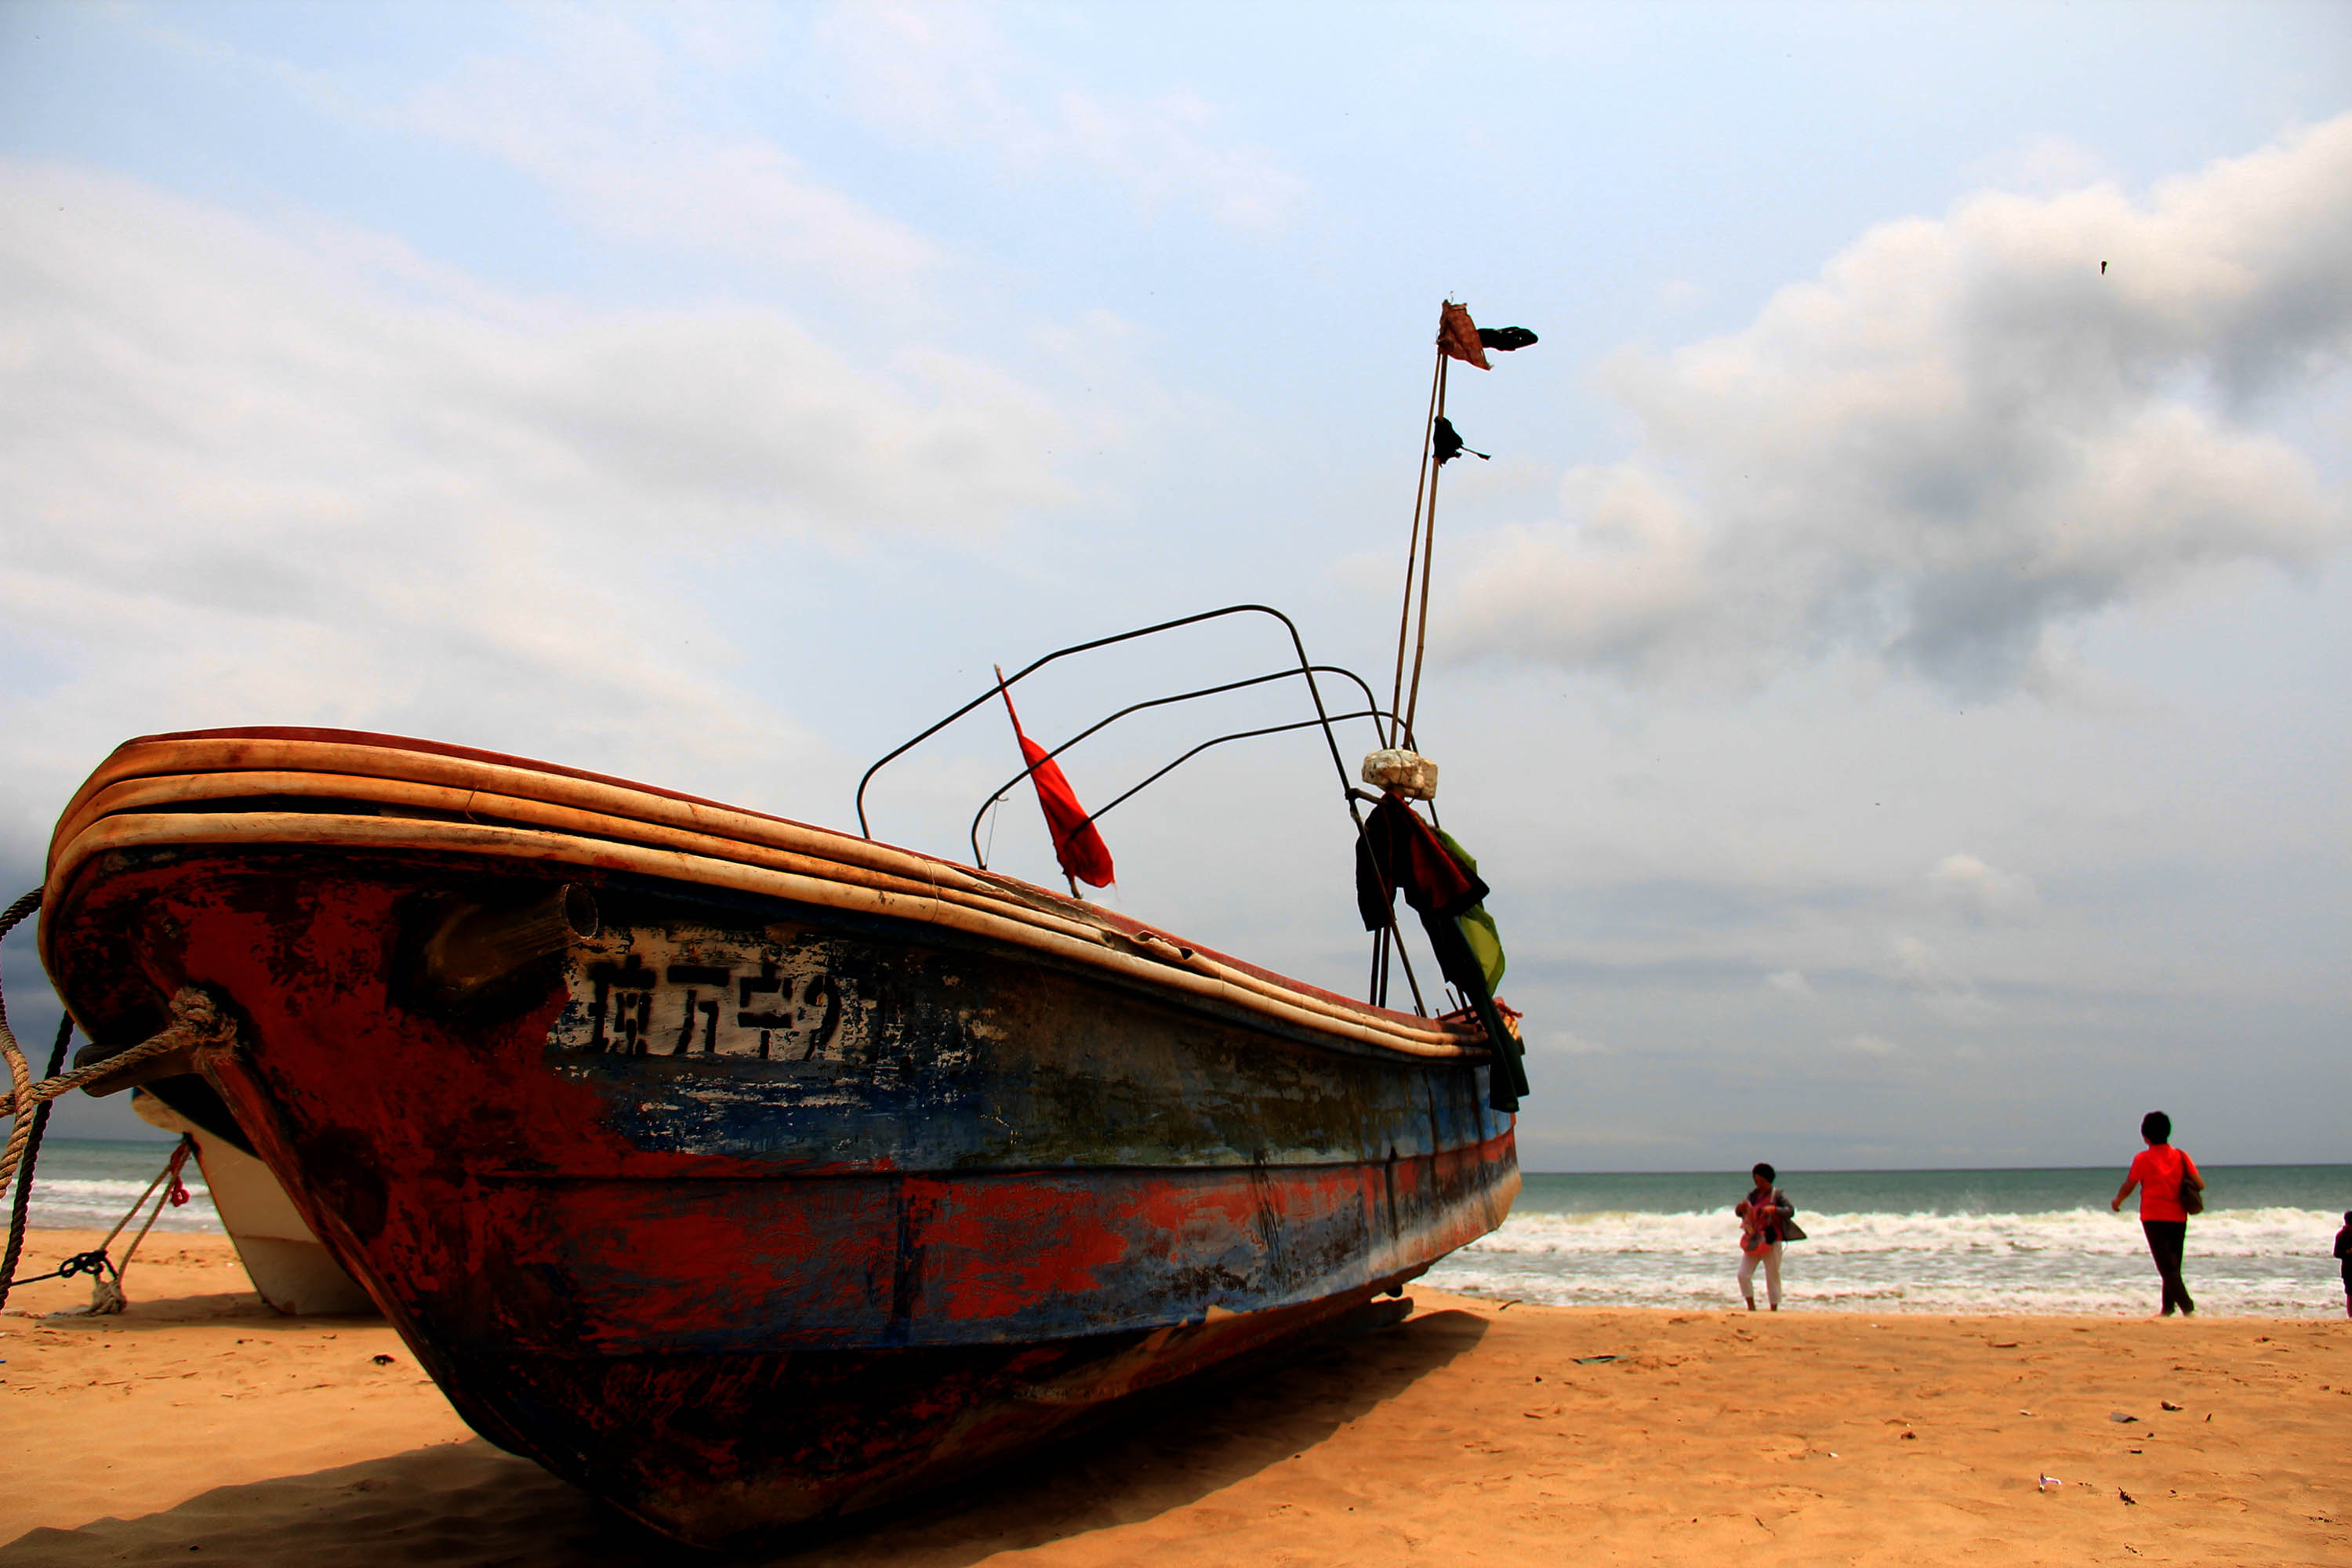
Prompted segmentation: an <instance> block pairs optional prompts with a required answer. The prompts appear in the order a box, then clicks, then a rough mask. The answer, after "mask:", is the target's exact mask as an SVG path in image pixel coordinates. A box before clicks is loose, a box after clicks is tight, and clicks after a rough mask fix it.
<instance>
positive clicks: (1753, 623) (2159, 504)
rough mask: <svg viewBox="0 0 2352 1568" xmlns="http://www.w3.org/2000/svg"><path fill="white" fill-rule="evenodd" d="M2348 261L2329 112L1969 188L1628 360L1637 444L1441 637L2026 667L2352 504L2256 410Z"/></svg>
mask: <svg viewBox="0 0 2352 1568" xmlns="http://www.w3.org/2000/svg"><path fill="white" fill-rule="evenodd" d="M2103 261H2104V262H2105V263H2106V264H2107V270H2106V272H2105V274H2104V275H2103V274H2102V272H2101V269H2100V268H2101V263H2102V262H2103ZM2347 278H2352V115H2346V116H2343V117H2341V118H2339V119H2336V120H2335V121H2329V122H2328V123H2326V124H2324V125H2321V126H2318V127H2316V128H2314V129H2311V130H2308V131H2305V132H2298V133H2296V134H2294V135H2291V136H2288V137H2286V138H2284V139H2283V140H2282V141H2280V142H2278V143H2276V144H2275V145H2273V146H2271V147H2268V148H2265V149H2263V151H2261V152H2259V153H2253V154H2252V155H2250V156H2247V157H2243V158H2238V159H2233V160H2229V161H2226V162H2221V163H2215V164H2213V165H2211V166H2210V167H2209V168H2207V169H2206V170H2204V171H2203V172H2201V173H2200V174H2195V175H2193V176H2189V177H2186V178H2182V179H2177V180H2173V181H2170V182H2168V183H2165V184H2160V185H2158V187H2157V188H2156V189H2155V190H2154V191H2153V192H2152V193H2150V194H2149V195H2147V197H2145V198H2144V199H2134V198H2132V197H2130V196H2127V195H2125V194H2124V193H2122V192H2120V191H2118V190H2116V189H2114V188H2112V187H2109V186H2096V187H2093V188H2090V189H2085V190H2079V191H2075V192H2073V193H2070V194H2067V195H2059V196H2053V197H2046V198H2044V197H2029V196H2019V195H1997V194H1984V195H1978V196H1975V197H1972V198H1970V199H1969V200H1967V201H1964V202H1962V203H1960V204H1959V205H1958V206H1957V207H1956V208H1955V209H1954V210H1953V211H1952V212H1951V213H1950V214H1949V215H1948V216H1945V217H1943V218H1941V219H1936V220H1926V219H1917V220H1909V221H1904V222H1898V223H1890V224H1886V225H1884V226H1880V227H1878V228H1876V229H1874V230H1872V231H1871V232H1870V233H1868V234H1866V235H1865V236H1864V237H1862V238H1861V239H1860V240H1858V241H1857V242H1856V243H1855V244H1854V245H1853V246H1852V247H1850V248H1848V249H1847V250H1846V251H1845V252H1843V254H1841V255H1839V256H1838V257H1836V258H1833V259H1832V261H1831V262H1830V264H1829V265H1828V267H1827V268H1824V269H1823V271H1822V275H1821V277H1820V278H1818V279H1815V280H1813V281H1811V282H1808V283H1804V284H1801V285H1797V286H1794V287H1791V288H1788V289H1783V290H1781V292H1780V294H1778V295H1777V296H1775V297H1774V299H1773V300H1771V301H1770V303H1769V304H1768V305H1767V306H1766V307H1765V309H1764V310H1763V312H1762V313H1761V314H1760V315H1759V318H1758V319H1757V321H1755V322H1754V323H1753V324H1752V325H1751V326H1749V327H1748V329H1747V330H1746V331H1741V332H1739V333H1738V334H1736V335H1733V336H1730V337H1727V338H1720V339H1717V340H1713V341H1710V342H1702V343H1698V344H1696V345H1693V346H1691V347H1687V348H1685V349H1681V350H1678V351H1676V352H1675V353H1669V354H1664V355H1658V354H1654V353H1642V352H1633V351H1628V352H1626V353H1622V354H1621V355H1619V356H1618V357H1617V358H1616V359H1615V360H1614V361H1613V362H1612V364H1611V365H1610V367H1609V369H1608V372H1607V379H1608V381H1609V384H1611V385H1612V388H1613V389H1614V390H1615V391H1616V393H1617V394H1618V395H1619V396H1621V397H1622V399H1623V400H1624V401H1625V402H1626V403H1627V405H1629V406H1630V407H1631V408H1632V409H1633V412H1634V413H1635V414H1636V415H1637V416H1638V417H1639V418H1640V420H1641V422H1642V426H1643V431H1644V433H1645V443H1644V446H1643V449H1642V450H1641V451H1640V452H1639V453H1638V454H1636V455H1635V456H1633V457H1632V458H1628V459H1626V460H1624V461H1622V462H1617V463H1612V464H1603V465H1595V466H1591V467H1586V468H1579V469H1577V470H1575V471H1573V472H1571V473H1570V475H1569V476H1568V477H1567V479H1566V480H1565V482H1564V483H1563V485H1562V489H1561V500H1562V510H1563V511H1564V513H1565V514H1566V519H1567V521H1561V522H1556V523H1547V524H1541V525H1535V526H1522V527H1517V528H1512V529H1508V530H1505V531H1501V532H1499V533H1497V534H1496V535H1494V536H1492V537H1491V538H1489V539H1488V540H1487V541H1486V542H1485V546H1484V550H1483V553H1482V555H1481V556H1480V558H1479V559H1478V561H1477V563H1476V564H1475V567H1474V569H1473V570H1472V571H1471V572H1470V573H1469V574H1467V575H1466V577H1465V581H1464V583H1463V585H1462V588H1461V591H1460V601H1461V604H1462V605H1463V606H1465V610H1464V611H1463V612H1462V613H1458V614H1456V615H1454V616H1450V617H1448V621H1449V623H1450V624H1453V625H1455V626H1462V627H1465V628H1467V629H1466V630H1465V631H1463V632H1461V633H1460V634H1458V635H1457V636H1456V637H1455V639H1454V642H1453V644H1452V645H1451V648H1450V651H1451V652H1453V653H1454V654H1455V655H1457V656H1467V655H1489V656H1501V657H1507V658H1523V659H1532V660H1538V661H1543V662H1549V663H1554V664H1559V665H1562V666H1569V667H1581V668H1603V669H1610V670H1614V671H1617V672H1620V673H1621V674H1623V675H1626V676H1628V677H1632V678H1635V679H1652V678H1659V677H1665V676H1673V675H1677V674H1688V673H1694V672H1696V673H1704V674H1706V675H1709V676H1721V675H1725V674H1732V675H1735V676H1738V677H1741V678H1753V677H1754V676H1755V675H1757V674H1759V673H1764V672H1769V670H1770V669H1771V668H1774V667H1775V666H1777V665H1780V664H1782V663H1784V662H1786V661H1788V660H1790V659H1793V658H1809V657H1815V656H1818V655H1820V654H1822V653H1824V652H1827V651H1829V650H1832V649H1836V648H1855V649H1860V650H1862V651H1864V652H1866V653H1868V654H1870V655H1872V656H1874V657H1876V658H1883V659H1885V661H1887V662H1888V663H1890V664H1893V665H1895V666H1897V667H1901V668H1908V669H1911V670H1914V671H1916V672H1918V673H1920V674H1922V675H1924V676H1926V677H1927V678H1928V679H1931V680H1933V681H1935V682H1936V683H1937V684H1939V685H1941V686H1943V687H1946V688H1948V689H1952V690H1955V691H1958V692H1962V693H1998V692H2000V691H2004V690H2008V689H2013V688H2014V687H2016V686H2017V685H2019V684H2020V683H2023V682H2031V681H2033V680H2035V679H2050V678H2051V671H2052V669H2053V649H2052V647H2051V646H2050V643H2049V639H2050V637H2051V636H2052V634H2053V629H2054V628H2056V627H2059V626H2063V625H2065V624H2067V623H2069V622H2072V621H2076V620H2079V619H2081V618H2082V617H2084V616H2089V615H2091V614H2093V613H2095V612H2096V611H2099V610H2101V609H2104V608H2105V607H2108V606H2110V605H2119V604H2126V603H2131V602H2134V601H2137V600H2141V599H2144V598H2146V597H2147V596H2148V595H2152V594H2155V593H2158V592H2161V591H2163V590H2165V589H2167V588H2168V587H2170V586H2172V585H2174V584H2179V583H2180V582H2181V581H2183V580H2184V579H2187V578H2189V577H2190V576H2192V575H2193V574H2199V573H2201V572H2207V571H2210V570H2211V569H2213V568H2215V567H2217V566H2221V565H2224V564H2227V563H2236V562H2247V561H2256V562H2268V563H2278V564H2282V565H2285V566H2289V567H2296V566H2301V565H2303V564H2305V563H2310V562H2313V561H2315V560H2316V559H2317V558H2318V557H2319V556H2320V555H2322V554H2323V553H2324V552H2326V551H2327V550H2329V549H2330V548H2332V547H2333V546H2335V545H2336V543H2338V542H2340V541H2341V539H2342V537H2343V536H2344V531H2345V523H2346V521H2347V505H2346V498H2345V496H2344V495H2343V494H2342V493H2341V492H2340V491H2337V490H2331V489H2328V488H2327V487H2326V485H2324V484H2323V482H2322V480H2321V479H2320V478H2319V475H2318V470H2317V468H2316V466H2315V463H2314V461H2313V459H2312V458H2311V457H2310V455H2309V454H2308V453H2307V452H2305V451H2304V450H2302V449H2299V448H2298V447H2295V446H2294V445H2291V444H2290V443H2289V442H2288V441H2286V440H2285V439H2284V438H2282V437H2279V436H2278V435H2276V434H2273V433H2272V432H2269V431H2267V430H2265V429H2263V427H2261V426H2260V425H2259V423H2258V422H2257V421H2258V420H2259V417H2260V416H2261V414H2262V411H2263V409H2264V408H2265V407H2267V406H2268V405H2269V404H2268V401H2267V400H2269V399H2271V398H2273V396H2274V395H2277V394H2279V393H2282V392H2286V391H2291V390H2296V389H2314V388H2319V389H2322V390H2325V389H2326V386H2327V385H2328V383H2327V381H2326V378H2327V377H2328V376H2329V375H2330V374H2332V373H2334V372H2335V371H2336V370H2337V369H2339V368H2340V367H2342V366H2343V365H2344V364H2345V363H2347V358H2352V285H2347V282H2346V279H2347ZM2333 385H2334V388H2335V394H2334V395H2340V392H2341V387H2342V383H2341V381H2340V380H2338V381H2337V382H2336V383H2334V384H2333ZM1469 607H1475V610H1474V609H1472V608H1469Z"/></svg>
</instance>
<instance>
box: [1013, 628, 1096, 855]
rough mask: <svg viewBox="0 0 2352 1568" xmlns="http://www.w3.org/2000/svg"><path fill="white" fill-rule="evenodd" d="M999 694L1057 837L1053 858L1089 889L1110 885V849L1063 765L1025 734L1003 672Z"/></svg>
mask: <svg viewBox="0 0 2352 1568" xmlns="http://www.w3.org/2000/svg"><path fill="white" fill-rule="evenodd" d="M996 679H997V682H998V685H997V688H996V693H997V695H998V696H1000V697H1002V698H1003V699H1004V711H1005V714H1006V716H1007V717H1009V718H1010V719H1011V720H1012V721H1013V738H1014V739H1015V740H1017V741H1019V742H1021V760H1022V761H1024V762H1025V763H1028V764H1029V766H1030V768H1031V769H1032V770H1033V771H1032V772H1031V773H1030V774H1029V782H1030V783H1031V784H1035V785H1036V786H1037V804H1038V805H1040V806H1041V807H1043V808H1044V809H1045V830H1046V831H1047V832H1048V833H1050V834H1052V835H1053V837H1054V858H1055V859H1056V860H1058V861H1060V862H1061V863H1062V871H1063V874H1064V875H1066V876H1069V877H1074V878H1076V879H1077V880H1079V881H1081V882H1084V883H1085V884H1086V885H1087V887H1089V888H1108V887H1109V886H1110V885H1111V882H1112V881H1113V880H1114V879H1115V877H1116V873H1115V872H1113V871H1112V869H1111V864H1110V849H1109V847H1108V846H1106V845H1105V844H1104V843H1103V841H1102V835H1101V834H1099V833H1097V832H1096V831H1095V825H1094V824H1093V823H1092V822H1091V821H1089V820H1087V808H1086V807H1085V806H1083V805H1079V804H1078V794H1077V791H1076V790H1074V789H1072V788H1071V787H1070V781H1069V780H1068V779H1066V778H1065V777H1063V776H1062V764H1061V763H1057V762H1055V761H1053V760H1052V759H1051V758H1049V757H1048V756H1046V754H1045V747H1043V746H1041V745H1039V744H1038V743H1037V742H1034V741H1033V740H1031V739H1030V738H1029V737H1028V736H1027V735H1025V734H1024V733H1023V732H1022V730H1021V715H1020V714H1018V713H1015V712H1013V693H1012V692H1010V691H1008V690H1006V689H1005V688H1004V686H1003V680H1004V671H1003V670H1002V669H999V670H998V671H997V672H996Z"/></svg>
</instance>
